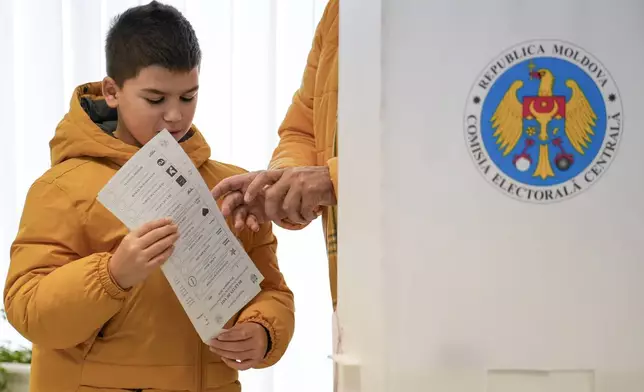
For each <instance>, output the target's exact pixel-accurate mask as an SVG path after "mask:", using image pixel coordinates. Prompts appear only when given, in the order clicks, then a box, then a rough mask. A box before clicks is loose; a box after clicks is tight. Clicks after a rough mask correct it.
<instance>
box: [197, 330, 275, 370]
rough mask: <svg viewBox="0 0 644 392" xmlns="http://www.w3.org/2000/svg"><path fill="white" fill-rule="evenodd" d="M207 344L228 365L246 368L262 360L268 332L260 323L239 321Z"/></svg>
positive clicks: (235, 367) (234, 367)
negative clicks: (239, 322)
mask: <svg viewBox="0 0 644 392" xmlns="http://www.w3.org/2000/svg"><path fill="white" fill-rule="evenodd" d="M209 346H210V351H212V352H213V353H215V354H217V355H219V356H221V360H222V361H223V362H224V363H225V364H226V365H228V366H229V367H231V368H233V369H237V370H248V369H250V368H252V367H254V366H257V365H259V364H260V363H261V362H262V360H264V356H265V355H266V349H267V348H268V332H267V331H266V329H264V327H263V326H262V325H261V324H258V323H254V322H247V323H241V324H237V325H235V326H234V327H233V328H231V329H229V330H228V331H226V332H223V333H222V334H220V335H219V336H217V337H216V338H214V339H213V340H211V341H210V344H209Z"/></svg>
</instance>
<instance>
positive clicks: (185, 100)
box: [181, 95, 195, 102]
mask: <svg viewBox="0 0 644 392" xmlns="http://www.w3.org/2000/svg"><path fill="white" fill-rule="evenodd" d="M193 99H195V96H194V95H193V96H192V97H181V100H182V101H183V102H190V101H192V100H193Z"/></svg>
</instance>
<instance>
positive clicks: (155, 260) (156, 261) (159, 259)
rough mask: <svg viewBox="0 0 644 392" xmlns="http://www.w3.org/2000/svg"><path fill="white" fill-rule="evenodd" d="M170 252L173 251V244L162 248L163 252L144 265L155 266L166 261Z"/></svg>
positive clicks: (170, 254)
mask: <svg viewBox="0 0 644 392" xmlns="http://www.w3.org/2000/svg"><path fill="white" fill-rule="evenodd" d="M172 252H174V245H172V246H170V247H169V248H168V249H166V250H164V251H163V253H161V254H160V255H158V256H156V257H155V258H153V259H152V260H150V262H149V263H148V264H147V266H146V267H147V268H156V267H159V266H161V265H163V263H165V262H166V261H168V259H169V258H170V256H172Z"/></svg>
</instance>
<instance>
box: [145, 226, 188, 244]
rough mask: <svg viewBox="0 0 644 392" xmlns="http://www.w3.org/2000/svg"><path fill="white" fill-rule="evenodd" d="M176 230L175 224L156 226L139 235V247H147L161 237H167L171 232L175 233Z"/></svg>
mask: <svg viewBox="0 0 644 392" xmlns="http://www.w3.org/2000/svg"><path fill="white" fill-rule="evenodd" d="M177 230H179V228H178V227H177V225H166V226H162V227H158V228H156V229H154V230H152V231H150V232H148V233H146V234H144V235H142V236H141V237H140V239H139V241H140V245H141V248H142V249H147V248H149V247H150V246H152V245H154V244H156V243H157V242H159V241H161V240H162V239H164V238H167V237H169V236H171V235H173V234H177Z"/></svg>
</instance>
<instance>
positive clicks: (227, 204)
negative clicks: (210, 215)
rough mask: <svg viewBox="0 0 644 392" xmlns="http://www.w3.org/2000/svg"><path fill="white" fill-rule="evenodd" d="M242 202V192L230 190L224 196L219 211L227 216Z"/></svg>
mask: <svg viewBox="0 0 644 392" xmlns="http://www.w3.org/2000/svg"><path fill="white" fill-rule="evenodd" d="M242 204H244V194H243V193H242V192H238V191H235V192H232V193H229V194H227V195H226V196H224V199H223V201H222V202H221V213H222V214H223V215H224V216H225V217H229V216H230V214H232V213H233V211H235V209H236V208H237V207H239V206H240V205H242Z"/></svg>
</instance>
